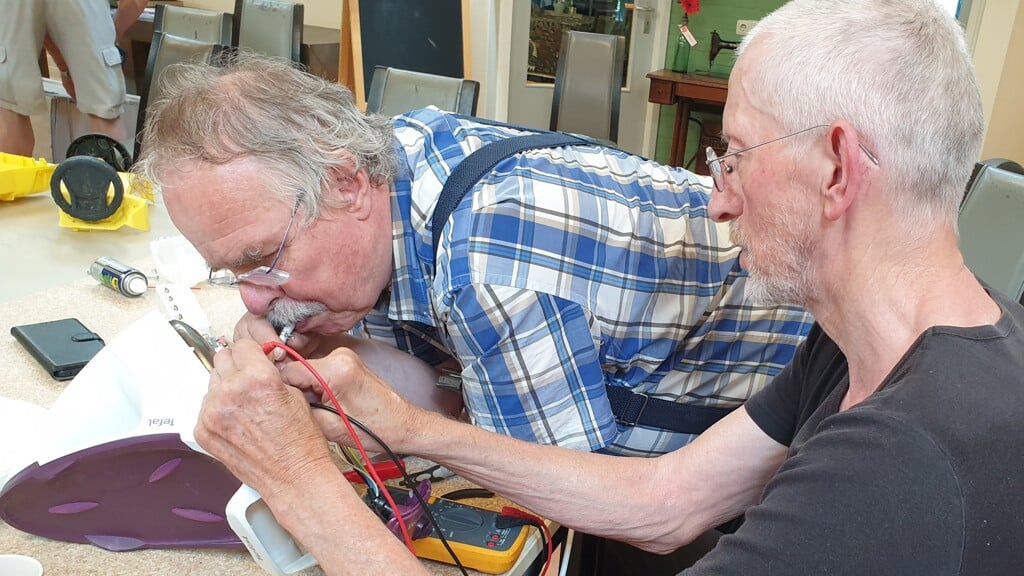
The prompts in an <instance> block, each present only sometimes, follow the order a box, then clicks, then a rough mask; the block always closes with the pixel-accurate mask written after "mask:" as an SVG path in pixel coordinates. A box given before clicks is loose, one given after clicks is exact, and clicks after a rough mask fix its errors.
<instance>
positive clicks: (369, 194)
mask: <svg viewBox="0 0 1024 576" xmlns="http://www.w3.org/2000/svg"><path fill="white" fill-rule="evenodd" d="M355 166H356V162H355V159H354V158H353V157H352V155H351V154H348V153H347V152H338V161H337V162H336V163H335V164H334V165H333V166H331V167H330V168H328V169H327V182H328V186H329V187H330V190H331V194H332V195H333V196H334V197H335V198H336V199H337V200H338V203H339V208H340V210H342V211H343V212H345V213H346V214H349V215H350V216H352V217H353V218H356V219H358V220H363V219H365V218H366V217H367V216H369V214H370V211H371V209H372V207H373V200H374V198H373V192H374V189H375V187H374V186H373V185H372V184H371V183H370V175H369V173H367V171H366V170H364V169H362V168H356V167H355Z"/></svg>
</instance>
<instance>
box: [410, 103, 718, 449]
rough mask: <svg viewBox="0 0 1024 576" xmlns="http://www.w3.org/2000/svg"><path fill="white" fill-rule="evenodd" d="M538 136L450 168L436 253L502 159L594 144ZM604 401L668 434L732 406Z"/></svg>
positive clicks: (435, 221) (707, 422)
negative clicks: (457, 214)
mask: <svg viewBox="0 0 1024 576" xmlns="http://www.w3.org/2000/svg"><path fill="white" fill-rule="evenodd" d="M467 119H469V120H472V121H474V122H478V123H481V124H491V125H497V126H508V125H507V124H501V123H498V122H493V121H486V120H481V119H479V118H467ZM537 132H538V133H536V134H527V135H524V136H512V137H510V138H505V139H502V140H497V141H494V142H491V143H490V144H486V145H485V146H483V147H481V148H480V149H478V150H476V151H475V152H473V153H471V154H470V155H469V156H466V157H465V158H464V159H463V160H462V162H460V163H459V165H458V166H456V167H455V169H454V170H452V173H451V175H450V176H448V180H446V181H445V183H444V186H443V187H442V188H441V195H440V196H439V197H438V199H437V206H436V207H435V208H434V214H433V216H432V218H431V230H430V231H431V234H432V236H433V248H434V255H435V257H436V255H437V247H438V245H439V244H440V242H441V231H442V230H443V229H444V226H445V224H446V223H447V222H448V217H449V216H451V214H452V211H454V210H455V207H456V206H458V205H459V202H461V201H462V199H463V198H465V196H466V193H467V192H469V190H470V189H471V188H473V186H474V185H476V183H477V182H478V181H479V180H480V179H481V178H483V177H484V176H485V175H487V174H488V173H490V172H491V170H493V169H494V167H495V166H497V165H498V163H499V162H501V161H502V160H504V159H506V158H508V157H510V156H514V155H516V154H518V153H520V152H525V151H527V150H535V149H538V148H559V147H562V146H575V145H594V144H598V145H600V144H599V143H596V142H594V141H592V140H588V139H586V138H583V137H576V136H572V135H569V134H564V133H560V132H545V131H540V130H538V131H537ZM605 389H606V390H607V392H608V400H609V403H610V404H611V408H612V413H614V414H615V416H616V421H617V422H618V423H619V424H620V425H622V426H637V425H640V426H648V427H651V428H658V429H662V430H669V431H672V432H683V433H687V434H700V433H701V432H704V431H705V430H707V429H708V428H709V427H711V426H712V425H713V424H714V423H715V422H717V421H718V420H720V419H722V418H724V417H725V416H726V415H727V414H728V413H729V412H731V411H732V410H733V409H732V408H716V407H711V406H692V405H687V404H680V403H677V402H672V401H669V400H663V399H660V398H652V397H650V396H648V395H646V394H634V393H633V392H632V391H631V390H628V389H626V388H621V387H617V386H610V385H606V386H605Z"/></svg>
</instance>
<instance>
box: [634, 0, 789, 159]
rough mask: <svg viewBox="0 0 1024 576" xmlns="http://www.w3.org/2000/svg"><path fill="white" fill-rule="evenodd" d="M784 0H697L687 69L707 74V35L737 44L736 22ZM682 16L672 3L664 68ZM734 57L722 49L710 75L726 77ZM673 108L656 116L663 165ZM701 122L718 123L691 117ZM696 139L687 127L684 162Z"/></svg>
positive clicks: (765, 11)
mask: <svg viewBox="0 0 1024 576" xmlns="http://www.w3.org/2000/svg"><path fill="white" fill-rule="evenodd" d="M784 3H785V0H701V3H700V11H699V12H697V13H696V14H693V15H692V16H690V22H689V26H690V31H692V32H693V35H694V37H695V38H696V39H697V45H696V46H694V47H693V48H692V49H691V50H690V59H689V66H688V70H689V72H690V73H694V74H707V73H708V51H709V47H710V44H711V32H712V31H714V30H717V31H718V35H719V36H721V37H722V39H723V40H728V41H737V40H739V39H740V38H739V36H737V35H736V21H737V20H758V19H760V18H761V17H762V16H764V15H765V14H768V13H769V12H771V11H772V10H775V9H776V8H778V7H780V6H782V5H783V4H784ZM682 17H683V9H682V8H681V7H680V6H679V2H676V1H675V0H673V2H672V16H671V24H670V27H669V33H668V43H667V46H666V51H665V68H671V67H672V61H673V60H674V59H675V55H676V45H677V43H678V39H679V29H678V26H679V21H680V19H681V18H682ZM734 61H735V54H734V52H733V51H732V50H722V51H721V52H719V53H718V56H716V57H715V63H714V66H712V67H711V74H712V75H713V76H720V77H727V76H728V75H729V71H730V70H732V65H733V62H734ZM675 117H676V108H675V106H661V113H660V114H659V116H658V141H657V148H656V149H655V156H654V157H655V159H657V160H658V161H659V162H662V163H667V162H668V157H669V152H670V151H671V150H672V130H673V128H674V127H675ZM691 117H693V118H694V119H696V120H699V121H701V122H703V121H705V120H707V121H710V122H716V123H720V122H721V119H720V118H719V117H718V116H717V115H707V114H691ZM699 139H700V130H698V129H697V125H696V124H691V125H690V130H689V133H688V138H687V142H686V159H687V160H689V159H690V157H691V156H693V154H694V152H695V151H696V150H697V142H698V141H699Z"/></svg>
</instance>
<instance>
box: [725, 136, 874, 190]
mask: <svg viewBox="0 0 1024 576" xmlns="http://www.w3.org/2000/svg"><path fill="white" fill-rule="evenodd" d="M826 126H829V125H828V124H815V125H814V126H811V127H810V128H804V129H803V130H797V131H796V132H792V133H790V134H786V135H784V136H779V137H778V138H772V139H771V140H768V141H766V142H761V143H760V144H754V145H753V146H747V147H746V148H743V149H741V150H736V151H735V152H729V153H727V154H722V155H721V156H719V155H718V154H717V153H716V152H715V149H714V148H712V147H711V146H708V147H707V150H705V153H706V154H707V165H708V171H709V172H711V179H712V180H714V182H715V188H718V189H719V190H723V184H724V183H725V182H724V179H723V177H722V174H723V171H724V173H725V174H732V172H733V167H732V166H730V165H728V164H726V163H725V162H722V160H724V159H726V158H728V157H730V156H736V155H737V154H742V153H743V152H746V151H748V150H753V149H754V148H760V147H761V146H766V145H768V144H771V143H772V142H778V141H779V140H785V139H786V138H792V137H793V136H796V135H798V134H803V133H804V132H810V131H811V130H814V129H815V128H825V127H826ZM858 146H860V149H861V150H862V151H863V152H864V155H865V156H867V157H868V160H871V163H872V164H874V165H875V166H878V157H877V156H875V155H874V153H872V152H871V151H870V150H868V149H867V147H865V146H864V144H863V143H858ZM723 166H724V168H723Z"/></svg>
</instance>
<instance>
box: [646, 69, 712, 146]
mask: <svg viewBox="0 0 1024 576" xmlns="http://www.w3.org/2000/svg"><path fill="white" fill-rule="evenodd" d="M647 77H648V78H650V79H651V88H650V91H649V92H648V94H647V100H648V101H649V102H654V103H656V104H665V105H671V104H675V105H676V125H675V129H674V130H673V131H672V152H671V156H669V164H671V165H672V166H683V165H684V163H685V162H686V158H685V154H686V135H687V130H688V127H689V123H690V113H691V112H694V111H697V112H713V113H717V114H721V113H722V109H723V108H724V107H725V98H726V96H728V94H729V79H728V78H716V77H713V76H704V75H697V74H684V73H680V72H673V71H671V70H655V71H654V72H650V73H648V74H647Z"/></svg>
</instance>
